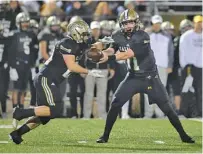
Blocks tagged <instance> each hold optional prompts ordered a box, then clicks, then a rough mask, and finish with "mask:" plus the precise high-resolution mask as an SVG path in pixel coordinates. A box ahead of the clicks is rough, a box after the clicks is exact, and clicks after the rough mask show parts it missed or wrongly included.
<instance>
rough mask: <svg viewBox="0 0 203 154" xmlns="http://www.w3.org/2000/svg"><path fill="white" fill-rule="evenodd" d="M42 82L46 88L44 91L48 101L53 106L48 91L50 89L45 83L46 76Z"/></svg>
mask: <svg viewBox="0 0 203 154" xmlns="http://www.w3.org/2000/svg"><path fill="white" fill-rule="evenodd" d="M41 83H42V88H43V90H44V93H45V95H46V99H47V103H48V104H49V105H51V106H52V105H53V104H52V102H51V97H50V94H49V92H48V89H47V86H46V83H45V77H42V80H41Z"/></svg>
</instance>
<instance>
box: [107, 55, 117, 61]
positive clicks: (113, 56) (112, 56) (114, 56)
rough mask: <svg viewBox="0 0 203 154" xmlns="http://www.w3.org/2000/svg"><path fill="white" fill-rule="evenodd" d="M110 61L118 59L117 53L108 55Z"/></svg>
mask: <svg viewBox="0 0 203 154" xmlns="http://www.w3.org/2000/svg"><path fill="white" fill-rule="evenodd" d="M108 61H109V62H111V61H116V55H110V56H108Z"/></svg>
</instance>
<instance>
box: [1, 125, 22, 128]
mask: <svg viewBox="0 0 203 154" xmlns="http://www.w3.org/2000/svg"><path fill="white" fill-rule="evenodd" d="M20 126H21V125H19V126H18V128H19V127H20ZM5 128H13V126H12V125H0V129H5Z"/></svg>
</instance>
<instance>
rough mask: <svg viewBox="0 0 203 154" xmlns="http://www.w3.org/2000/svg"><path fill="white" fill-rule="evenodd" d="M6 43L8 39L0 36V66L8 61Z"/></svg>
mask: <svg viewBox="0 0 203 154" xmlns="http://www.w3.org/2000/svg"><path fill="white" fill-rule="evenodd" d="M7 44H8V40H7V39H6V38H5V37H3V36H0V67H2V66H4V64H7V61H8V52H7Z"/></svg>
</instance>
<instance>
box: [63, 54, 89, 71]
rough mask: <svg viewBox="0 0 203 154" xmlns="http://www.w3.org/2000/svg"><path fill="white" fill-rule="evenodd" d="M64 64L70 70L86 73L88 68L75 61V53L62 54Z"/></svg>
mask: <svg viewBox="0 0 203 154" xmlns="http://www.w3.org/2000/svg"><path fill="white" fill-rule="evenodd" d="M63 59H64V61H65V63H66V66H67V67H68V69H69V70H70V71H71V72H76V73H83V74H88V70H87V69H86V68H83V67H82V66H80V65H78V64H77V63H76V62H75V55H63Z"/></svg>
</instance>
